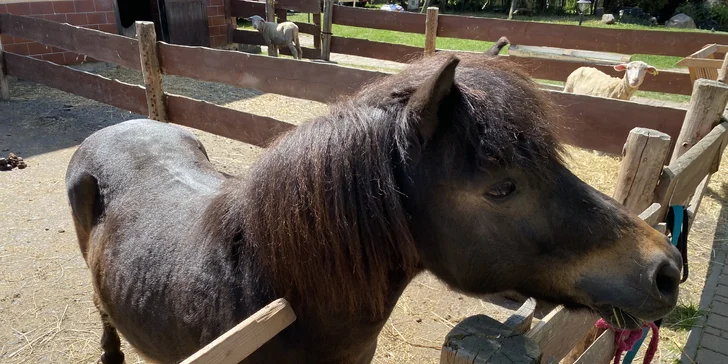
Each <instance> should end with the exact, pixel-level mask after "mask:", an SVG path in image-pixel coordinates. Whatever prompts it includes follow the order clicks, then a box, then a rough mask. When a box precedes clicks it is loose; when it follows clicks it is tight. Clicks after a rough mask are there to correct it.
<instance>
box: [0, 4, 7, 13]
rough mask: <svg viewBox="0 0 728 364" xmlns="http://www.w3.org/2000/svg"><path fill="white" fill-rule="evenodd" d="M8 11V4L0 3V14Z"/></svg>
mask: <svg viewBox="0 0 728 364" xmlns="http://www.w3.org/2000/svg"><path fill="white" fill-rule="evenodd" d="M7 13H8V6H7V5H5V4H0V14H7Z"/></svg>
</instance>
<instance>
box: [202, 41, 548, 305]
mask: <svg viewBox="0 0 728 364" xmlns="http://www.w3.org/2000/svg"><path fill="white" fill-rule="evenodd" d="M460 58H461V63H460V66H458V68H457V72H456V90H455V92H453V93H452V94H451V96H449V97H448V100H447V102H446V104H447V105H445V106H446V107H445V108H444V109H443V110H442V113H447V115H446V117H444V116H441V118H442V119H443V120H444V121H443V122H452V123H456V124H457V128H458V130H459V133H462V134H463V135H462V140H463V141H464V142H466V144H467V145H468V146H469V148H470V150H471V151H472V154H473V155H474V156H475V157H476V158H478V159H479V160H483V161H486V162H492V161H496V162H497V163H500V164H505V165H517V166H519V167H521V168H527V169H529V170H531V171H533V172H534V173H538V171H541V170H542V169H543V168H546V167H545V165H546V164H548V163H547V162H549V161H554V160H560V157H559V155H560V149H559V148H560V147H559V146H558V145H559V144H558V143H557V142H556V141H555V139H554V137H553V135H552V133H551V131H550V130H549V118H550V116H549V110H550V107H549V104H548V102H547V101H546V100H545V99H544V98H543V96H541V94H540V92H539V91H537V90H536V89H535V87H534V85H533V83H532V82H531V81H530V80H529V78H528V76H526V75H525V74H523V73H520V72H517V71H514V70H512V67H510V66H509V65H508V64H506V63H504V62H502V61H497V60H494V59H490V58H488V57H484V56H482V55H481V56H473V57H471V56H468V55H463V56H461V57H460ZM442 60H443V57H442V56H439V55H435V56H432V57H428V58H427V59H423V60H420V61H418V62H415V63H414V64H412V65H411V66H410V67H408V68H407V69H406V70H405V71H403V72H401V73H399V74H397V75H393V76H390V77H385V78H382V79H380V80H376V81H374V82H373V83H371V84H369V85H367V86H365V87H364V88H363V89H362V90H361V91H360V92H359V94H358V95H357V96H355V97H353V98H350V99H348V100H345V101H341V102H339V103H337V104H335V105H332V106H331V112H330V113H329V114H328V115H326V116H323V117H320V118H317V119H315V120H313V121H311V122H307V123H304V124H302V125H300V126H299V127H297V128H295V129H293V130H292V131H290V132H289V133H287V134H286V135H284V136H282V137H281V138H279V139H278V140H277V141H276V142H275V143H274V144H273V145H272V146H271V147H269V149H268V150H267V151H266V152H265V153H263V155H262V156H261V157H260V159H259V160H258V161H257V162H256V164H255V165H254V167H253V168H252V170H251V173H250V175H249V176H248V178H247V179H246V182H244V184H243V186H242V188H241V186H240V184H239V183H237V184H234V183H231V184H230V185H229V186H227V187H226V191H225V192H224V193H223V194H222V195H221V196H219V197H218V198H217V199H216V201H215V202H214V203H213V204H212V206H211V207H210V208H209V209H208V212H207V213H206V214H207V215H208V216H206V219H207V221H209V222H210V224H214V223H215V221H217V224H216V225H214V226H212V225H210V227H209V229H208V230H207V231H208V232H209V233H210V234H211V235H212V236H213V237H214V238H215V239H222V240H223V241H230V242H233V243H234V244H237V245H239V247H240V249H243V250H244V251H245V252H246V253H244V254H250V252H253V251H254V252H255V255H256V256H257V257H256V260H257V263H258V264H260V265H261V267H262V270H261V271H262V272H269V273H270V274H271V276H270V277H269V278H270V279H271V280H272V283H273V287H274V288H273V289H274V291H275V292H274V294H275V295H276V296H278V297H280V296H285V297H286V298H287V299H289V300H290V301H292V302H295V303H296V304H297V305H304V306H307V307H310V308H312V309H313V310H314V312H321V311H323V310H326V309H331V308H332V307H338V308H339V309H340V310H346V311H351V312H354V311H358V312H360V313H363V312H368V313H370V314H371V315H372V317H382V315H386V314H387V307H388V306H391V305H393V304H394V302H392V297H391V291H392V290H393V289H397V287H390V286H389V282H390V281H391V278H393V277H403V278H412V277H413V276H414V275H415V274H417V272H419V271H420V269H421V265H420V261H419V257H418V254H417V250H416V247H415V243H414V241H413V239H412V236H411V233H410V231H409V226H408V222H407V216H406V212H405V210H404V207H403V203H402V195H401V193H400V192H399V188H398V177H397V173H398V172H397V171H400V170H401V168H402V166H403V165H404V164H406V150H407V142H408V140H411V139H409V138H408V136H409V135H410V133H412V132H413V126H412V125H411V123H412V120H411V117H410V116H408V115H405V114H406V111H405V106H406V103H407V100H408V99H409V97H410V96H411V95H412V93H413V92H414V90H415V89H416V87H417V86H419V85H420V84H421V83H422V82H423V81H424V80H425V79H426V78H427V76H429V75H431V74H432V73H433V72H435V70H437V68H438V67H439V65H440V64H442V63H441V61H442ZM236 249H237V248H236ZM304 295H305V296H304ZM321 313H322V314H325V312H321Z"/></svg>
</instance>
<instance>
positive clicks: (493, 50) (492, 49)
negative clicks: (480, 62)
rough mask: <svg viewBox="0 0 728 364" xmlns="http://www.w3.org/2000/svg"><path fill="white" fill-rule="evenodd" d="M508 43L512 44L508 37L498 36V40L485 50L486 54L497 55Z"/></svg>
mask: <svg viewBox="0 0 728 364" xmlns="http://www.w3.org/2000/svg"><path fill="white" fill-rule="evenodd" d="M508 44H510V42H509V41H508V38H506V37H500V38H498V41H497V42H495V44H493V46H492V47H490V49H488V50H487V51H485V54H487V55H489V56H497V55H498V53H500V51H501V49H503V47H505V46H507V45H508Z"/></svg>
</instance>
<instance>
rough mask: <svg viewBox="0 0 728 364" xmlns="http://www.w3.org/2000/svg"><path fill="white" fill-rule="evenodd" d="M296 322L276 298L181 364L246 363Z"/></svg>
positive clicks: (286, 302)
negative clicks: (247, 359) (248, 357)
mask: <svg viewBox="0 0 728 364" xmlns="http://www.w3.org/2000/svg"><path fill="white" fill-rule="evenodd" d="M295 320H296V315H295V313H294V312H293V309H292V308H291V306H290V305H289V304H288V301H286V300H285V299H283V298H279V299H277V300H275V301H273V302H271V303H270V304H268V305H267V306H265V307H263V308H262V309H260V310H259V311H258V312H256V313H254V314H253V315H252V316H250V317H248V318H247V319H245V321H243V322H241V323H239V324H238V325H236V326H235V327H233V328H232V329H230V330H229V331H228V332H226V333H224V334H222V336H220V337H218V338H217V339H215V340H213V341H212V342H211V343H209V344H208V345H206V346H205V347H204V348H202V349H200V351H198V352H197V353H195V354H194V355H192V356H190V357H189V358H187V359H186V360H184V361H183V362H182V363H181V364H209V363H215V364H235V363H238V362H240V361H241V360H243V359H245V358H246V357H247V356H248V355H250V354H252V353H253V352H254V351H255V350H257V349H258V348H259V347H261V346H263V344H265V343H266V342H267V341H268V340H270V339H272V338H273V337H274V336H276V335H277V334H278V333H279V332H281V331H283V329H285V328H286V327H288V325H290V324H291V323H293V321H295Z"/></svg>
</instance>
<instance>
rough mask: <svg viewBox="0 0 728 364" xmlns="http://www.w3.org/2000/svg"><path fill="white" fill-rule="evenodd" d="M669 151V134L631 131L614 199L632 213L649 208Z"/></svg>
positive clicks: (653, 131) (654, 131) (625, 147)
mask: <svg viewBox="0 0 728 364" xmlns="http://www.w3.org/2000/svg"><path fill="white" fill-rule="evenodd" d="M669 152H670V136H669V135H667V134H665V133H662V132H659V131H657V130H652V129H646V128H634V129H632V131H630V132H629V136H628V137H627V143H626V144H625V145H624V153H623V156H624V158H622V161H621V162H620V164H619V175H618V178H617V186H616V187H615V189H614V196H613V197H614V199H615V200H617V202H619V203H621V204H622V205H624V207H626V208H627V209H628V210H630V211H632V212H633V213H640V212H642V211H643V210H644V209H646V208H647V207H649V206H650V204H651V203H652V201H653V200H654V199H655V188H656V187H657V182H658V181H659V180H660V173H661V172H662V167H663V166H664V165H665V159H666V157H667V154H668V153H669Z"/></svg>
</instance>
